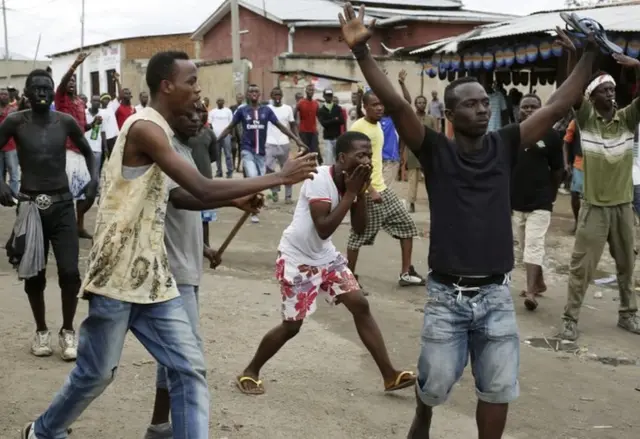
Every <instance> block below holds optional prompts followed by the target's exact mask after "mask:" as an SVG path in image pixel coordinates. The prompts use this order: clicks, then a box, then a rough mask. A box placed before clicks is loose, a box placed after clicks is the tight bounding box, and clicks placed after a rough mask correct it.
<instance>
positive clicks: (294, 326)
mask: <svg viewBox="0 0 640 439" xmlns="http://www.w3.org/2000/svg"><path fill="white" fill-rule="evenodd" d="M303 321H304V320H295V321H284V322H282V327H283V328H284V330H285V332H286V334H287V337H288V338H293V337H295V336H296V335H298V333H299V332H300V328H302V322H303Z"/></svg>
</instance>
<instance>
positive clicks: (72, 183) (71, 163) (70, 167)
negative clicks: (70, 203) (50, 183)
mask: <svg viewBox="0 0 640 439" xmlns="http://www.w3.org/2000/svg"><path fill="white" fill-rule="evenodd" d="M66 170H67V178H68V179H69V191H70V192H71V194H72V195H73V199H74V200H84V195H81V194H80V193H81V192H82V189H84V187H85V186H86V185H87V184H89V182H90V181H91V174H90V173H89V169H88V168H87V161H86V160H85V158H84V156H83V155H82V154H80V153H79V152H75V151H71V150H69V149H67V167H66Z"/></svg>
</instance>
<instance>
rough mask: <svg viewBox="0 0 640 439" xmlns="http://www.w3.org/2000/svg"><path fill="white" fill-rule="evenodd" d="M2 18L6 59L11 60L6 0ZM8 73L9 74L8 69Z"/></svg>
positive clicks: (3, 2) (3, 0)
mask: <svg viewBox="0 0 640 439" xmlns="http://www.w3.org/2000/svg"><path fill="white" fill-rule="evenodd" d="M2 20H3V21H4V60H5V61H9V31H8V29H7V6H6V4H5V0H2ZM7 67H8V65H7ZM7 74H9V71H8V70H7Z"/></svg>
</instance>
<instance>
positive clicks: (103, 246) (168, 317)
mask: <svg viewBox="0 0 640 439" xmlns="http://www.w3.org/2000/svg"><path fill="white" fill-rule="evenodd" d="M197 73H198V69H197V67H196V65H195V64H194V63H193V62H192V61H191V60H189V56H188V55H187V54H186V53H184V52H158V53H156V54H154V55H153V57H151V59H150V60H149V64H148V66H147V71H146V79H147V86H148V87H149V93H150V95H151V96H150V97H151V99H150V101H151V103H150V104H149V106H148V107H147V108H146V109H145V110H144V111H142V112H140V113H138V114H136V115H134V116H131V118H129V119H128V120H127V121H126V122H125V125H124V126H123V127H122V131H121V133H120V135H119V136H118V141H117V142H116V146H115V148H114V151H113V155H112V157H111V159H110V160H109V162H108V164H107V167H106V169H105V172H104V174H103V175H104V186H103V193H102V196H101V201H100V205H99V207H98V215H97V221H96V224H97V226H96V239H95V240H94V243H93V247H92V249H91V252H90V253H89V257H88V260H87V271H86V274H85V278H84V281H83V283H82V286H81V291H82V297H83V298H84V299H87V300H88V302H89V312H88V317H87V318H86V319H85V321H84V322H83V324H82V327H81V329H80V331H79V333H80V342H79V346H78V359H77V362H76V365H75V368H74V369H73V370H72V371H71V373H70V375H69V377H68V378H67V379H66V381H65V384H64V385H63V387H62V389H61V390H60V391H59V392H58V393H57V394H56V396H55V397H54V399H53V401H52V403H51V405H50V406H49V408H47V410H45V412H44V413H43V414H41V415H40V416H39V417H38V419H37V420H36V421H35V422H33V423H32V422H30V423H28V424H27V425H25V427H24V428H23V429H22V432H21V438H22V439H37V438H51V437H55V438H58V437H66V435H67V430H68V428H69V427H70V426H71V424H72V423H73V422H74V421H75V420H76V419H77V418H78V417H80V416H81V415H82V413H83V412H84V410H86V409H87V407H88V406H89V405H90V404H91V402H93V401H94V400H95V399H96V398H97V397H99V396H100V395H101V394H102V393H103V392H104V390H105V389H106V388H107V387H108V385H109V384H110V383H111V382H112V381H113V379H114V378H115V375H116V374H115V373H114V372H115V371H117V369H118V366H119V363H120V357H121V354H122V349H123V347H124V342H125V338H126V336H127V333H128V332H129V330H131V331H132V332H133V333H134V335H135V336H136V337H137V338H138V340H139V341H140V342H141V343H142V344H143V345H144V346H145V348H146V349H147V350H148V351H149V352H150V353H151V354H152V355H153V357H154V358H155V359H156V360H157V361H158V363H160V364H161V365H162V366H164V367H165V368H166V369H167V373H166V377H167V381H168V388H169V394H170V395H169V396H170V400H171V404H172V410H171V420H172V425H173V436H174V438H175V439H191V438H205V437H208V432H209V392H208V390H207V382H206V380H205V377H204V375H205V370H206V366H205V363H204V357H203V354H202V350H201V349H200V348H199V347H198V343H197V339H196V336H195V334H194V333H193V329H192V325H191V323H190V321H189V317H188V315H187V313H186V311H185V309H184V302H183V300H182V298H181V297H180V293H179V291H178V289H177V286H176V283H175V280H174V277H173V275H172V273H171V271H170V267H169V260H168V256H167V253H166V247H165V243H164V230H165V213H166V208H167V203H168V198H169V194H168V190H167V181H168V178H170V179H171V180H173V181H175V182H176V184H178V185H179V186H180V187H182V188H184V189H185V190H186V191H187V192H188V193H189V194H191V196H192V198H193V199H195V200H199V201H200V202H202V203H212V202H216V201H221V200H228V199H234V198H238V197H242V196H246V195H251V194H255V193H256V192H259V191H261V190H264V189H266V188H269V187H271V186H274V185H275V184H278V183H287V184H293V183H297V182H300V181H302V180H304V179H306V178H310V177H311V173H313V172H314V171H315V169H316V164H315V155H314V154H308V155H307V156H304V157H299V158H297V159H295V160H291V161H289V162H288V163H287V167H286V169H285V170H283V172H280V173H278V174H274V175H271V176H265V177H260V178H255V179H245V180H237V181H236V180H226V179H224V180H218V179H207V178H205V177H203V176H202V175H200V173H199V172H194V170H193V167H192V166H191V165H190V164H189V163H188V162H187V161H186V160H185V159H184V158H182V157H181V156H180V155H179V154H178V153H177V152H176V151H175V150H174V149H173V148H172V147H171V137H172V135H173V130H172V129H171V125H170V123H171V124H175V122H176V120H177V119H178V118H179V117H180V116H181V115H182V114H185V113H187V112H189V111H190V110H192V109H193V106H194V104H195V103H196V102H197V101H198V100H199V99H200V96H199V94H200V87H199V86H198V78H197ZM168 121H170V122H168ZM0 132H1V128H0ZM80 138H81V139H84V138H83V137H82V135H80ZM87 149H88V150H89V153H88V154H89V156H88V157H89V158H90V159H93V155H92V154H91V152H90V148H88V147H87ZM0 199H4V194H3V197H1V198H0ZM200 209H201V208H198V210H200ZM123 237H124V238H125V239H123ZM126 237H128V238H129V239H126Z"/></svg>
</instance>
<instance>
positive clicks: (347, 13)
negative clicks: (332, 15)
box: [338, 3, 376, 49]
mask: <svg viewBox="0 0 640 439" xmlns="http://www.w3.org/2000/svg"><path fill="white" fill-rule="evenodd" d="M338 20H340V27H341V28H342V38H344V41H345V43H347V45H348V46H349V48H351V49H353V48H354V47H355V46H357V45H359V44H364V43H366V42H367V41H368V40H369V38H371V35H372V31H373V29H374V27H375V25H376V20H375V19H373V20H372V21H371V23H370V24H369V25H368V26H366V25H365V24H364V5H361V6H360V9H359V11H358V15H356V12H355V11H354V10H353V6H352V5H351V3H347V4H345V5H344V8H343V12H342V14H338Z"/></svg>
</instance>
